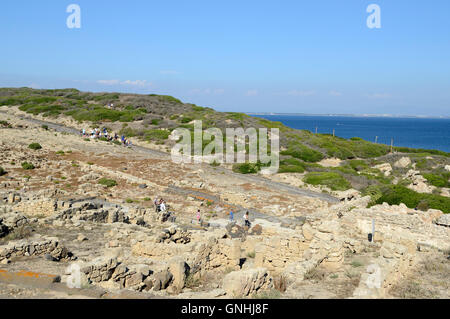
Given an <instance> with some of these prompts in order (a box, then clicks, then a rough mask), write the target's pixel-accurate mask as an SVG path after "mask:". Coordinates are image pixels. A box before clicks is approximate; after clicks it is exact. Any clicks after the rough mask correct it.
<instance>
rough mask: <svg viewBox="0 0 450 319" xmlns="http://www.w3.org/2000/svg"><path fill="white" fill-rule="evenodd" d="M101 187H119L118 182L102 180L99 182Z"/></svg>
mask: <svg viewBox="0 0 450 319" xmlns="http://www.w3.org/2000/svg"><path fill="white" fill-rule="evenodd" d="M98 183H99V184H100V185H104V186H106V187H108V188H109V187H114V186H117V182H116V181H115V180H113V179H107V178H102V179H100V180H99V181H98Z"/></svg>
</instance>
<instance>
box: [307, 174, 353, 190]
mask: <svg viewBox="0 0 450 319" xmlns="http://www.w3.org/2000/svg"><path fill="white" fill-rule="evenodd" d="M303 181H304V182H305V183H307V184H311V185H324V186H327V187H329V188H330V189H331V190H334V191H338V190H339V191H344V190H347V189H349V188H351V184H350V183H349V182H348V181H347V180H346V179H345V178H344V177H343V176H342V175H341V174H339V173H333V172H311V173H308V174H306V176H305V178H304V179H303Z"/></svg>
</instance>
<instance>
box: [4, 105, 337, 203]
mask: <svg viewBox="0 0 450 319" xmlns="http://www.w3.org/2000/svg"><path fill="white" fill-rule="evenodd" d="M0 112H1V113H4V114H8V112H6V111H4V110H0ZM15 116H16V117H18V118H20V119H21V120H24V121H28V122H30V123H34V124H37V125H40V126H41V125H47V126H48V127H49V128H50V129H53V130H55V131H57V132H64V133H68V134H73V135H79V130H78V129H75V128H73V127H68V126H65V125H62V124H58V123H54V122H49V121H43V120H38V119H35V118H32V117H28V116H23V115H15ZM131 148H132V149H133V150H134V151H136V152H139V153H145V154H149V155H151V156H155V157H157V158H162V159H170V155H169V154H167V153H165V152H161V151H158V150H153V149H151V148H148V147H143V146H137V145H136V146H132V147H131ZM202 169H205V170H208V171H212V169H211V167H210V166H209V165H202ZM215 169H216V170H217V169H218V170H220V171H221V172H223V173H225V174H227V175H229V176H232V177H235V178H238V179H240V180H242V181H245V182H249V183H256V184H264V185H265V186H266V187H269V188H271V189H276V190H279V191H285V192H288V193H290V194H292V195H300V196H305V197H311V198H317V199H320V200H323V201H326V202H328V203H332V204H335V203H338V202H339V200H338V199H337V198H336V197H333V196H331V195H328V194H323V193H318V192H314V191H311V190H305V189H300V188H298V187H294V186H291V185H288V184H284V183H280V182H275V181H271V180H269V179H267V178H264V177H262V176H258V175H242V174H237V173H234V172H232V171H230V170H229V169H226V168H223V167H216V168H215Z"/></svg>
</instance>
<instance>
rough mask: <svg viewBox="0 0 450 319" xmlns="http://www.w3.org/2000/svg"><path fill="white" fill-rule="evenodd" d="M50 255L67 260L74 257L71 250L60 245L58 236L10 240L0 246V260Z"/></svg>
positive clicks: (58, 259)
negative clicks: (30, 239)
mask: <svg viewBox="0 0 450 319" xmlns="http://www.w3.org/2000/svg"><path fill="white" fill-rule="evenodd" d="M47 254H48V255H51V256H52V257H53V259H54V260H56V261H69V260H74V259H76V258H75V257H74V256H73V255H72V253H71V252H69V251H68V250H67V249H66V248H65V247H64V246H62V245H61V244H60V243H59V241H58V238H53V237H43V238H41V239H37V240H33V241H28V240H19V241H11V242H9V243H8V244H7V245H4V246H0V262H1V261H3V260H5V259H10V258H14V257H23V256H42V255H47Z"/></svg>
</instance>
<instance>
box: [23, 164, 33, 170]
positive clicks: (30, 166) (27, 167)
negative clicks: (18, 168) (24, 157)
mask: <svg viewBox="0 0 450 319" xmlns="http://www.w3.org/2000/svg"><path fill="white" fill-rule="evenodd" d="M22 168H23V169H25V170H32V169H35V168H36V167H35V166H34V165H33V164H31V163H28V162H23V163H22Z"/></svg>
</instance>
